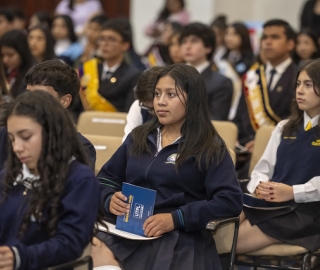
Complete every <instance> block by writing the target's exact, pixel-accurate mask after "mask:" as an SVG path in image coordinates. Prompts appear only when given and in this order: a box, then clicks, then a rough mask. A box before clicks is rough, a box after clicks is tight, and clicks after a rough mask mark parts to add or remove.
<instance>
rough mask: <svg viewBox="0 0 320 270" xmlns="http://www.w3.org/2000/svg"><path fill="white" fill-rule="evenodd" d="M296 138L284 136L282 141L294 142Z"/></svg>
mask: <svg viewBox="0 0 320 270" xmlns="http://www.w3.org/2000/svg"><path fill="white" fill-rule="evenodd" d="M296 138H297V137H287V136H284V137H283V139H285V140H295V139H296Z"/></svg>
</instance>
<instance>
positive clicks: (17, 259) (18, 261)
mask: <svg viewBox="0 0 320 270" xmlns="http://www.w3.org/2000/svg"><path fill="white" fill-rule="evenodd" d="M11 249H12V251H13V254H14V258H15V264H14V269H15V270H18V269H19V268H20V266H21V259H20V255H19V251H18V249H17V248H16V247H11Z"/></svg>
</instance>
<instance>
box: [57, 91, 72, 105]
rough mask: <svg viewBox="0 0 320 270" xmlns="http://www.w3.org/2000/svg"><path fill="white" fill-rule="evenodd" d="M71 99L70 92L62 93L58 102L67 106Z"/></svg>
mask: <svg viewBox="0 0 320 270" xmlns="http://www.w3.org/2000/svg"><path fill="white" fill-rule="evenodd" d="M71 101H72V96H71V95H70V94H67V95H64V96H62V97H61V98H60V103H61V105H62V106H63V107H64V108H68V107H69V106H70V103H71Z"/></svg>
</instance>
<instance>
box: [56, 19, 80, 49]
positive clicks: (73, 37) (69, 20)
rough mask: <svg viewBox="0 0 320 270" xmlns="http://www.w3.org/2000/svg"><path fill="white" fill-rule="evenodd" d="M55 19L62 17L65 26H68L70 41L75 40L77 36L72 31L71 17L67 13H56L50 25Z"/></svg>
mask: <svg viewBox="0 0 320 270" xmlns="http://www.w3.org/2000/svg"><path fill="white" fill-rule="evenodd" d="M56 19H62V20H63V21H64V23H65V24H66V27H67V28H68V38H69V39H70V41H71V42H72V43H73V42H76V41H77V39H78V38H77V36H76V33H75V32H74V25H73V21H72V19H71V17H70V16H69V15H57V16H55V17H54V18H53V21H52V25H53V24H54V21H55V20H56Z"/></svg>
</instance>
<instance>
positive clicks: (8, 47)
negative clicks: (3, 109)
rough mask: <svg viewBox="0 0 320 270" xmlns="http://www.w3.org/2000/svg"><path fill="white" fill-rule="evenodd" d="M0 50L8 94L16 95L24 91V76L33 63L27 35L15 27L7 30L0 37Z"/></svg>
mask: <svg viewBox="0 0 320 270" xmlns="http://www.w3.org/2000/svg"><path fill="white" fill-rule="evenodd" d="M0 50H1V56H2V59H1V60H2V63H3V66H4V69H5V73H6V77H7V83H8V85H9V87H8V88H9V91H10V94H11V95H12V96H13V97H17V96H18V95H19V94H21V93H22V92H24V89H25V88H26V86H25V84H24V76H25V75H26V73H27V71H28V70H29V68H30V67H31V66H32V65H33V64H34V59H33V57H32V54H31V52H30V49H29V46H28V41H27V35H26V34H25V33H24V32H23V31H21V30H17V29H16V30H11V31H8V32H7V33H5V34H4V35H3V36H2V37H1V39H0Z"/></svg>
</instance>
